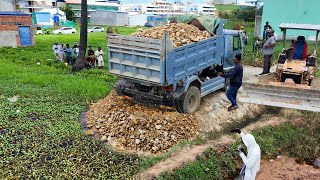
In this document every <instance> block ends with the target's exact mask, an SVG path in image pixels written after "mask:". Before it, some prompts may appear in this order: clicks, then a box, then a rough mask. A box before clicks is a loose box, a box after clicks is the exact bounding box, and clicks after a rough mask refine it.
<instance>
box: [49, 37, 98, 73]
mask: <svg viewBox="0 0 320 180" xmlns="http://www.w3.org/2000/svg"><path fill="white" fill-rule="evenodd" d="M52 50H53V53H54V56H55V59H56V60H58V61H61V62H62V63H64V62H65V61H66V62H67V64H68V65H73V64H74V63H75V62H76V60H77V59H78V56H79V52H80V50H79V46H78V44H77V43H75V44H74V46H73V47H72V48H71V47H70V45H69V44H66V45H64V44H60V45H59V44H58V42H55V43H54V44H53V46H52ZM84 62H85V64H86V67H87V68H91V67H97V66H98V67H99V68H100V69H102V68H103V67H104V61H103V51H102V49H101V47H98V49H97V50H96V51H95V52H94V50H92V47H91V46H89V50H88V54H87V58H85V59H84Z"/></svg>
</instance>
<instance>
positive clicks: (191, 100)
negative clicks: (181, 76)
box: [179, 86, 201, 114]
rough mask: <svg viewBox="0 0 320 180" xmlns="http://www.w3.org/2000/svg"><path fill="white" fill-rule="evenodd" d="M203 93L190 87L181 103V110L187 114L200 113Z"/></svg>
mask: <svg viewBox="0 0 320 180" xmlns="http://www.w3.org/2000/svg"><path fill="white" fill-rule="evenodd" d="M200 100H201V93H200V90H199V88H197V87H196V86H191V87H189V89H188V91H187V92H185V93H184V94H183V95H182V96H181V98H180V102H179V106H180V109H181V110H182V111H183V112H184V113H187V114H192V113H194V112H196V111H198V109H199V107H200Z"/></svg>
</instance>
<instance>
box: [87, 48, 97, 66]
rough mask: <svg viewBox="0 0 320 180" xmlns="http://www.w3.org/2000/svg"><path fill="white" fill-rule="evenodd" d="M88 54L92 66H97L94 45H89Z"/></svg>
mask: <svg viewBox="0 0 320 180" xmlns="http://www.w3.org/2000/svg"><path fill="white" fill-rule="evenodd" d="M88 56H89V58H90V65H91V66H95V62H96V60H95V57H94V50H92V47H91V46H89V50H88Z"/></svg>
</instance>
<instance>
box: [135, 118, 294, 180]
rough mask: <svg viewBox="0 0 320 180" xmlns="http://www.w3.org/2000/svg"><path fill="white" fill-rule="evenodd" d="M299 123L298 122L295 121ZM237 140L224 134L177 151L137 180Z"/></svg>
mask: <svg viewBox="0 0 320 180" xmlns="http://www.w3.org/2000/svg"><path fill="white" fill-rule="evenodd" d="M287 121H288V120H287V119H284V118H279V117H272V118H270V119H269V120H267V121H262V122H261V121H259V122H255V123H253V124H250V125H248V126H246V127H245V128H243V129H242V131H243V132H244V133H249V132H251V131H252V130H254V129H257V128H262V127H267V126H278V125H280V124H283V123H285V122H287ZM297 121H299V120H297ZM237 138H239V137H238V136H236V135H231V134H225V135H223V136H221V137H220V138H219V139H217V140H213V141H208V142H207V143H205V144H202V145H198V146H192V147H185V148H182V149H179V150H178V151H176V152H175V153H173V154H172V155H171V156H170V158H168V159H166V160H164V161H161V162H159V163H157V164H155V165H154V166H152V167H150V168H149V169H147V170H146V171H145V172H142V173H140V174H138V175H137V179H141V180H151V179H153V178H154V177H157V176H159V175H160V174H161V173H162V172H165V171H172V170H174V169H176V168H179V167H182V166H183V165H185V164H187V163H188V162H191V161H194V160H195V159H196V157H197V156H198V155H200V154H201V153H203V152H204V151H205V150H206V149H207V148H209V147H211V148H213V149H217V148H219V147H221V146H222V145H226V144H231V143H233V142H234V141H236V140H237Z"/></svg>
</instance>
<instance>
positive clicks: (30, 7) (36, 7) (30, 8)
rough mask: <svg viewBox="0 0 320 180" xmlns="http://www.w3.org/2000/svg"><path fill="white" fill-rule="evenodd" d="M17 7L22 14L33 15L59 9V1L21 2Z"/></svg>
mask: <svg viewBox="0 0 320 180" xmlns="http://www.w3.org/2000/svg"><path fill="white" fill-rule="evenodd" d="M17 7H18V10H19V11H20V12H23V13H33V12H38V11H40V10H42V9H45V8H55V7H57V0H19V1H17Z"/></svg>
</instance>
